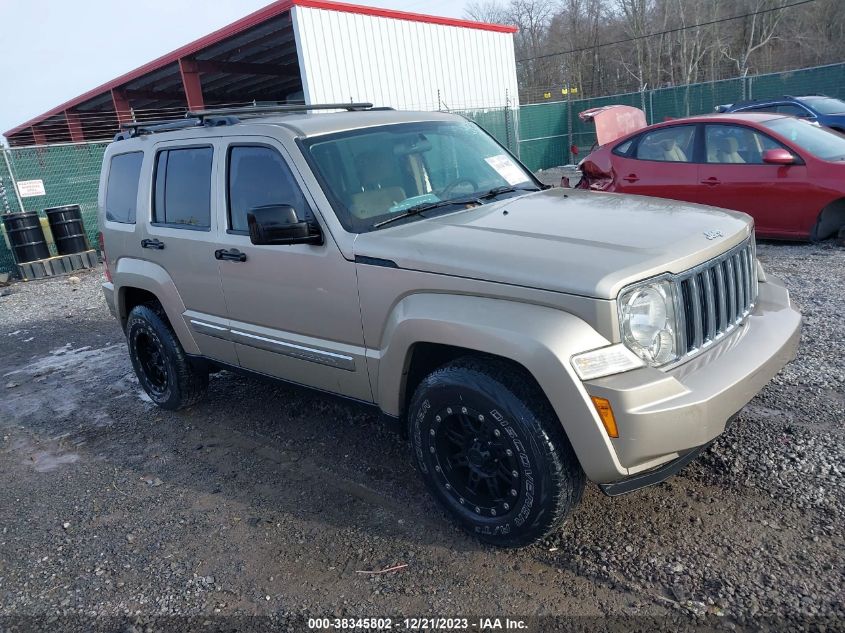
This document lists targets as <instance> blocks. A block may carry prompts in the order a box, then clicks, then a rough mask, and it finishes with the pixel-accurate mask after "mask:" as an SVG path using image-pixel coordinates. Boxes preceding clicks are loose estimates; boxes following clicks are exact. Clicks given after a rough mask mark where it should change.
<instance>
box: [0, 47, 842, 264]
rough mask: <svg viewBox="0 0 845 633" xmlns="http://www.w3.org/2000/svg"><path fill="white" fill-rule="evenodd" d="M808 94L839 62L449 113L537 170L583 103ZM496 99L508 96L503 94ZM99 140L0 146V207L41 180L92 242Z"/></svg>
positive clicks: (703, 104) (587, 144)
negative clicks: (20, 186) (22, 184)
mask: <svg viewBox="0 0 845 633" xmlns="http://www.w3.org/2000/svg"><path fill="white" fill-rule="evenodd" d="M813 93H821V94H827V95H829V96H831V97H839V98H843V99H845V63H843V64H832V65H828V66H819V67H816V68H805V69H801V70H794V71H789V72H784V73H776V74H770V75H757V76H752V77H746V78H744V79H728V80H724V81H717V82H710V83H702V84H690V85H686V86H675V87H666V88H657V89H655V90H646V91H643V92H634V93H627V94H620V95H611V96H602V97H593V98H587V99H577V100H572V101H556V102H549V103H541V104H532V105H526V106H522V107H521V108H515V107H508V106H506V105H503V107H501V108H485V109H467V110H459V111H455V110H453V112H457V113H459V114H462V115H464V116H465V117H467V118H469V119H471V120H473V121H476V122H477V123H478V124H479V125H481V126H482V127H483V128H484V129H486V130H487V131H488V132H489V133H490V134H492V135H493V136H494V137H496V138H497V139H498V140H499V142H501V143H502V144H503V145H505V146H507V147H508V149H510V150H511V151H512V152H513V153H514V154H516V155H518V156H519V157H520V158H521V159H522V161H523V162H524V163H525V164H526V165H527V166H528V167H529V168H530V169H532V170H535V171H536V170H539V169H547V168H549V167H555V166H559V165H565V164H567V163H572V162H576V161H578V160H579V159H580V158H582V157H583V156H585V155H587V154H588V153H589V151H590V149H591V148H592V147H593V145H594V143H595V134H594V131H593V128H592V124H588V123H584V122H582V121H581V120H580V119H579V118H578V113H579V112H582V111H584V110H587V109H589V108H596V107H599V106H603V105H611V104H624V105H630V106H634V107H637V108H642V109H643V110H644V111H645V113H646V118H647V120H648V122H649V123H656V122H660V121H663V120H664V119H666V118H670V117H681V116H686V115H689V114H703V113H708V112H712V111H713V109H714V107H715V106H717V105H720V104H724V103H733V102H736V101H740V100H742V99H752V98H753V99H758V98H767V97H777V96H780V95H784V94H794V95H802V94H813ZM502 103H503V104H507V103H508V100H507V98H506V96H505V97H503V99H502ZM106 145H107V144H106V143H84V144H68V145H50V146H41V147H23V148H12V149H7V150H0V213H9V212H16V211H20V206H19V204H18V200H17V195H16V193H15V188H14V183H15V182H19V181H22V180H42V181H43V183H44V189H45V194H46V195H43V196H36V197H29V198H22V202H23V207H24V209H25V210H27V211H39V212H42V211H43V210H44V209H45V208H49V207H54V206H60V205H65V204H79V205H80V206H81V207H82V218H83V221H84V222H85V227H86V229H87V232H88V236H89V239H90V241H91V243H92V244H96V239H95V238H96V232H97V217H96V210H97V186H98V179H99V174H100V164H101V162H102V157H103V152H104V151H105V148H106ZM570 146H573V147H574V148H575V149H576V150H577V153H575V152H573V151H571V148H570ZM7 163H8V167H7ZM13 270H14V260H13V258H12V254H11V252H9V249H8V248H7V247H6V245H5V241H4V240H2V239H0V272H11V271H13Z"/></svg>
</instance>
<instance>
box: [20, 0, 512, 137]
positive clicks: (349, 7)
mask: <svg viewBox="0 0 845 633" xmlns="http://www.w3.org/2000/svg"><path fill="white" fill-rule="evenodd" d="M294 6H299V7H307V8H311V9H326V10H329V11H342V12H344V13H357V14H360V15H371V16H376V17H383V18H392V19H394V20H410V21H412V22H426V23H428V24H442V25H445V26H456V27H462V28H469V29H480V30H484V31H496V32H499V33H515V32H516V31H517V28H516V27H514V26H506V25H503V24H488V23H486V22H474V21H471V20H458V19H455V18H446V17H440V16H434V15H424V14H422V13H409V12H407V11H395V10H393V9H380V8H376V7H366V6H361V5H357V4H347V3H344V2H330V1H329V0H276V2H273V3H272V4H269V5H267V6H266V7H264V8H263V9H259V10H258V11H255V12H254V13H250V14H249V15H247V16H246V17H244V18H241V19H240V20H237V21H236V22H232V24H229V25H227V26H224V27H223V28H221V29H218V30H216V31H214V32H212V33H209V34H208V35H205V36H204V37H201V38H199V39H198V40H194V41H193V42H191V43H190V44H186V45H185V46H182V47H181V48H177V49H176V50H175V51H172V52H170V53H167V54H166V55H162V56H161V57H159V58H158V59H154V60H153V61H151V62H148V63H146V64H144V65H143V66H140V67H138V68H136V69H135V70H132V71H130V72H128V73H125V74H123V75H120V76H119V77H116V78H115V79H112V80H111V81H108V82H106V83H104V84H103V85H101V86H97V87H96V88H94V89H92V90H89V91H88V92H85V93H83V94H81V95H79V96H78V97H74V98H73V99H71V100H69V101H66V102H65V103H62V104H60V105H58V106H56V107H55V108H53V109H51V110H48V111H47V112H45V113H43V114H40V115H38V116H36V117H33V118H32V119H30V120H29V121H27V122H26V123H21V124H20V125H18V126H16V127H14V128H12V129H11V130H9V131H7V132H5V133H4V136H6V138H9V137H10V136H12V135H14V134H17V133H19V132H21V131H23V130H25V129H26V128H28V127H31V126H33V125H35V124H37V123H40V122H42V121H44V120H45V119H48V118H50V117H52V116H56V115H57V114H61V113H62V112H64V111H65V110H67V109H70V108H73V107H74V106H77V105H79V104H81V103H84V102H86V101H88V100H89V99H93V98H94V97H97V96H98V95H101V94H103V93H105V92H109V91H110V90H112V89H114V88H119V87H120V86H122V85H124V84H126V83H128V82H130V81H132V80H134V79H138V78H139V77H142V76H144V75H146V74H147V73H149V72H152V71H155V70H158V69H160V68H162V67H164V66H167V65H169V64H173V63H176V62H178V60H179V59H181V58H183V57H188V56H190V55H193V54H195V53H198V52H199V51H201V50H203V49H205V48H207V47H209V46H211V45H212V44H216V43H218V42H221V41H223V40H226V39H228V38H230V37H232V36H233V35H236V34H238V33H241V32H242V31H245V30H247V29H250V28H252V27H254V26H257V25H259V24H261V23H262V22H264V21H266V20H269V19H271V18H274V17H276V16H278V15H281V14H283V13H286V12H287V11H290V10H291V8H292V7H294Z"/></svg>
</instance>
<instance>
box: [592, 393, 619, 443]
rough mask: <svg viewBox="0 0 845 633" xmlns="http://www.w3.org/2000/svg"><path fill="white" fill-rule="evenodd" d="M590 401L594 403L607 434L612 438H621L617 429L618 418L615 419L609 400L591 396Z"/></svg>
mask: <svg viewBox="0 0 845 633" xmlns="http://www.w3.org/2000/svg"><path fill="white" fill-rule="evenodd" d="M590 399H591V400H592V401H593V406H595V408H596V411H597V412H598V414H599V417H600V418H601V423H602V424H604V430H605V431H607V434H608V435H609V436H610V437H619V429H617V428H616V418H614V417H613V409H612V408H611V407H610V401H609V400H608V399H607V398H597V397H596V396H591V397H590Z"/></svg>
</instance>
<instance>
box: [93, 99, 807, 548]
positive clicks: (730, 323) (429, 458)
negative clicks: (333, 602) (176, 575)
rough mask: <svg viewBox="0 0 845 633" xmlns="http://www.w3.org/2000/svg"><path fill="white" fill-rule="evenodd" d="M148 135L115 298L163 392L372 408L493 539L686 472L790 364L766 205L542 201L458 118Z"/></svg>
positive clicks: (248, 119)
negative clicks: (284, 388)
mask: <svg viewBox="0 0 845 633" xmlns="http://www.w3.org/2000/svg"><path fill="white" fill-rule="evenodd" d="M320 107H322V108H326V109H334V110H335V111H333V112H322V113H321V112H313V110H317V109H319V108H320ZM340 109H346V110H347V111H337V110H340ZM133 125H134V127H129V128H128V129H127V130H126V131H125V132H121V133H120V134H119V135H118V136H117V137H116V139H115V142H113V143H112V144H111V145H110V146H109V148H108V150H107V151H106V154H105V157H104V160H103V170H102V178H101V184H100V196H99V200H100V214H101V215H100V219H101V229H102V235H103V242H104V252H105V256H106V259H107V272H106V275H107V282H106V283H105V284H104V290H105V296H106V299H107V301H108V304H109V306H110V308H111V310H112V312H113V313H114V315H115V316H116V317H117V318H118V319H119V320H120V323H121V324H122V326H123V328H124V330H125V332H126V337H127V341H128V346H129V355H130V357H131V360H132V364H133V366H134V369H135V371H136V373H137V375H138V379H139V381H140V383H141V385H142V386H143V388H144V390H145V391H146V392H147V394H149V396H150V398H152V400H153V401H154V402H155V403H157V404H158V405H159V406H161V407H163V408H165V409H178V408H181V407H185V406H189V405H191V404H194V403H195V402H197V401H198V400H199V399H200V398H201V397H202V395H203V393H204V391H205V389H206V387H207V385H208V374H209V371H214V370H217V369H220V368H228V369H236V370H243V371H246V372H252V373H255V374H261V375H264V376H270V377H273V378H277V379H280V380H284V381H288V382H292V383H296V384H299V385H303V386H306V387H310V388H313V389H319V390H322V391H325V392H330V393H332V394H337V395H340V396H344V397H346V398H351V399H354V400H358V401H361V402H365V403H370V404H372V405H374V406H376V407H378V409H380V410H381V412H382V413H383V414H384V416H385V418H386V419H391V420H396V421H399V420H403V421H405V423H406V425H407V431H408V435H409V439H410V444H411V456H412V459H413V461H414V462H415V464H416V466H417V468H418V470H419V471H420V473H421V475H422V477H423V479H424V480H425V482H426V484H427V486H428V487H429V489H430V490H431V492H432V494H433V495H434V497H435V498H436V499H437V500H438V501H439V502H440V504H441V505H442V506H443V507H444V508H445V509H446V510H447V511H448V513H449V514H451V515H452V517H454V519H455V520H456V521H457V522H458V523H460V524H461V525H462V526H463V527H464V528H466V529H467V530H468V531H470V532H471V533H473V534H475V535H477V536H478V537H479V538H481V539H482V540H484V541H486V542H489V543H492V544H496V545H500V546H521V545H525V544H528V543H531V542H534V541H536V540H537V539H540V538H542V537H543V536H544V535H546V534H548V533H549V532H550V531H551V530H553V529H554V528H555V527H556V525H558V524H559V523H560V522H561V521H562V520H563V519H564V518H565V517H566V516H567V514H568V513H569V512H570V511H571V510H572V508H573V507H574V506H575V505H576V504H577V503H578V502H579V500H580V497H581V493H582V491H583V488H584V485H585V481H586V479H590V480H592V481H594V482H596V483H598V484H599V485H600V486H601V488H602V489H603V490H604V492H606V493H607V494H609V495H616V494H621V493H624V492H628V491H631V490H635V489H637V488H641V487H643V486H646V485H649V484H653V483H655V482H659V481H662V480H664V479H666V478H667V477H669V476H670V475H672V474H673V473H675V472H677V471H678V470H679V469H680V468H681V467H683V466H684V465H685V464H687V463H688V462H689V461H690V460H692V459H693V458H694V457H695V456H696V455H697V454H698V453H699V452H700V451H701V450H702V449H703V448H704V447H706V446H707V445H708V444H709V443H710V442H711V441H713V440H714V438H716V437H718V436H719V434H721V433H722V432H723V431H724V429H725V427H726V424H727V423H728V422H729V421H730V420H731V419H732V417H733V416H734V414H735V413H737V412H738V411H739V410H740V409H741V408H742V407H743V406H744V405H745V404H746V403H747V402H748V401H749V400H750V399H751V398H752V397H754V395H755V394H756V393H757V392H758V391H759V390H760V389H761V388H762V387H763V386H764V385H765V384H766V383H767V382H769V380H770V379H771V378H772V377H773V376H774V375H775V374H776V373H777V372H778V371H779V370H780V369H781V368H782V367H783V366H784V365H785V364H786V363H787V362H789V361H790V360H791V359H792V358H793V357H794V355H795V352H796V347H797V344H798V339H799V331H800V323H801V317H800V314H799V313H798V312H797V311H796V310H795V309H794V308H793V307H792V306H791V304H790V300H789V294H788V292H787V290H786V289H785V288H784V285H783V284H782V283H781V282H780V281H779V280H777V279H775V278H773V277H771V276H767V275H766V274H765V273H764V272H763V269H762V268H761V266H760V264H759V262H758V261H757V260H756V257H755V243H754V230H753V225H752V222H751V219H750V218H749V217H748V216H747V215H744V214H741V213H734V212H729V211H724V210H720V209H714V208H709V207H703V206H699V205H692V204H683V203H679V202H674V201H670V200H657V199H650V198H645V197H637V196H626V195H616V194H604V193H596V192H588V191H574V190H570V189H560V188H548V187H545V186H543V185H541V184H540V183H539V182H538V181H537V180H536V179H535V177H534V176H533V175H532V174H531V173H530V172H529V171H528V170H526V168H525V167H523V166H522V164H521V163H520V162H519V161H518V160H516V159H515V158H514V157H513V156H512V155H511V154H510V153H509V152H508V151H507V150H505V149H504V148H502V147H501V146H500V145H499V144H498V143H497V142H496V141H495V140H494V139H493V138H492V137H490V136H489V135H488V134H487V133H486V132H484V131H483V130H482V129H481V128H480V127H478V126H477V125H475V124H474V123H471V122H469V121H467V120H465V119H463V118H461V117H458V116H455V115H451V114H445V113H437V112H397V111H393V110H390V109H380V108H372V107H370V106H369V104H346V105H328V106H309V107H308V108H307V109H305V108H303V107H302V106H299V107H296V106H278V107H271V108H266V107H265V108H261V107H259V108H251V109H241V110H218V111H205V112H198V113H189V115H188V118H186V119H185V120H183V121H179V122H177V123H163V124H160V125H155V124H151V123H145V124H133Z"/></svg>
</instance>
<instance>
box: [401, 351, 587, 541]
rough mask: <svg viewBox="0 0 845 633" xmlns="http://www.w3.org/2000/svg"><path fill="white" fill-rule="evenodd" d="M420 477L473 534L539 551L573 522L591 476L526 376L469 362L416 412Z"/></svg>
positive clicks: (441, 380)
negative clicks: (537, 545) (561, 526)
mask: <svg viewBox="0 0 845 633" xmlns="http://www.w3.org/2000/svg"><path fill="white" fill-rule="evenodd" d="M408 428H409V436H410V440H411V447H412V452H413V459H414V462H415V464H416V466H417V469H418V470H419V471H420V473H421V474H422V477H423V479H424V480H425V482H426V485H427V486H428V488H429V490H430V491H431V493H432V494H433V496H434V497H435V499H436V500H437V501H438V502H439V503H440V505H441V506H442V507H443V508H444V509H445V510H446V511H447V512H448V513H449V514H450V515H452V517H453V518H454V519H455V520H456V521H457V523H458V524H460V525H461V527H463V528H464V529H465V530H466V531H467V532H469V533H470V534H473V535H475V536H477V537H478V538H479V539H481V540H482V541H484V542H486V543H490V544H492V545H496V546H500V547H522V546H524V545H529V544H531V543H534V542H536V541H538V540H540V539H541V538H543V537H544V536H546V535H547V534H549V533H550V532H552V531H553V530H554V529H555V528H556V527H557V526H558V525H559V524H560V523H562V522H563V521H564V519H565V518H566V517H567V515H568V514H569V512H570V511H571V510H572V509H573V508H574V507H575V506H576V505H577V504H578V502H579V501H580V499H581V494H582V493H583V490H584V481H585V476H584V471H583V470H582V469H581V466H580V464H579V463H578V460H577V458H576V456H575V453H574V451H573V450H572V446H571V445H570V443H569V440H568V439H567V438H566V435H565V433H564V432H563V428H562V427H561V424H560V422H559V420H558V418H557V416H556V415H555V414H554V411H553V410H552V408H551V405H549V403H548V401H547V400H546V398H545V396H544V395H543V393H542V391H540V388H539V387H538V386H537V385H536V383H535V382H534V381H533V378H531V376H530V375H528V374H527V372H525V371H524V370H522V368H520V367H518V366H513V365H511V364H509V363H505V362H500V361H497V360H486V359H485V360H481V359H474V358H463V359H459V360H457V361H454V362H452V363H449V364H448V365H445V366H443V367H441V368H440V369H437V370H436V371H434V372H432V373H431V374H430V375H429V376H428V377H426V378H425V379H424V380H423V381H422V382H421V383H420V385H419V387H417V389H416V392H415V393H414V396H413V399H412V401H411V405H410V407H409V409H408Z"/></svg>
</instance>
